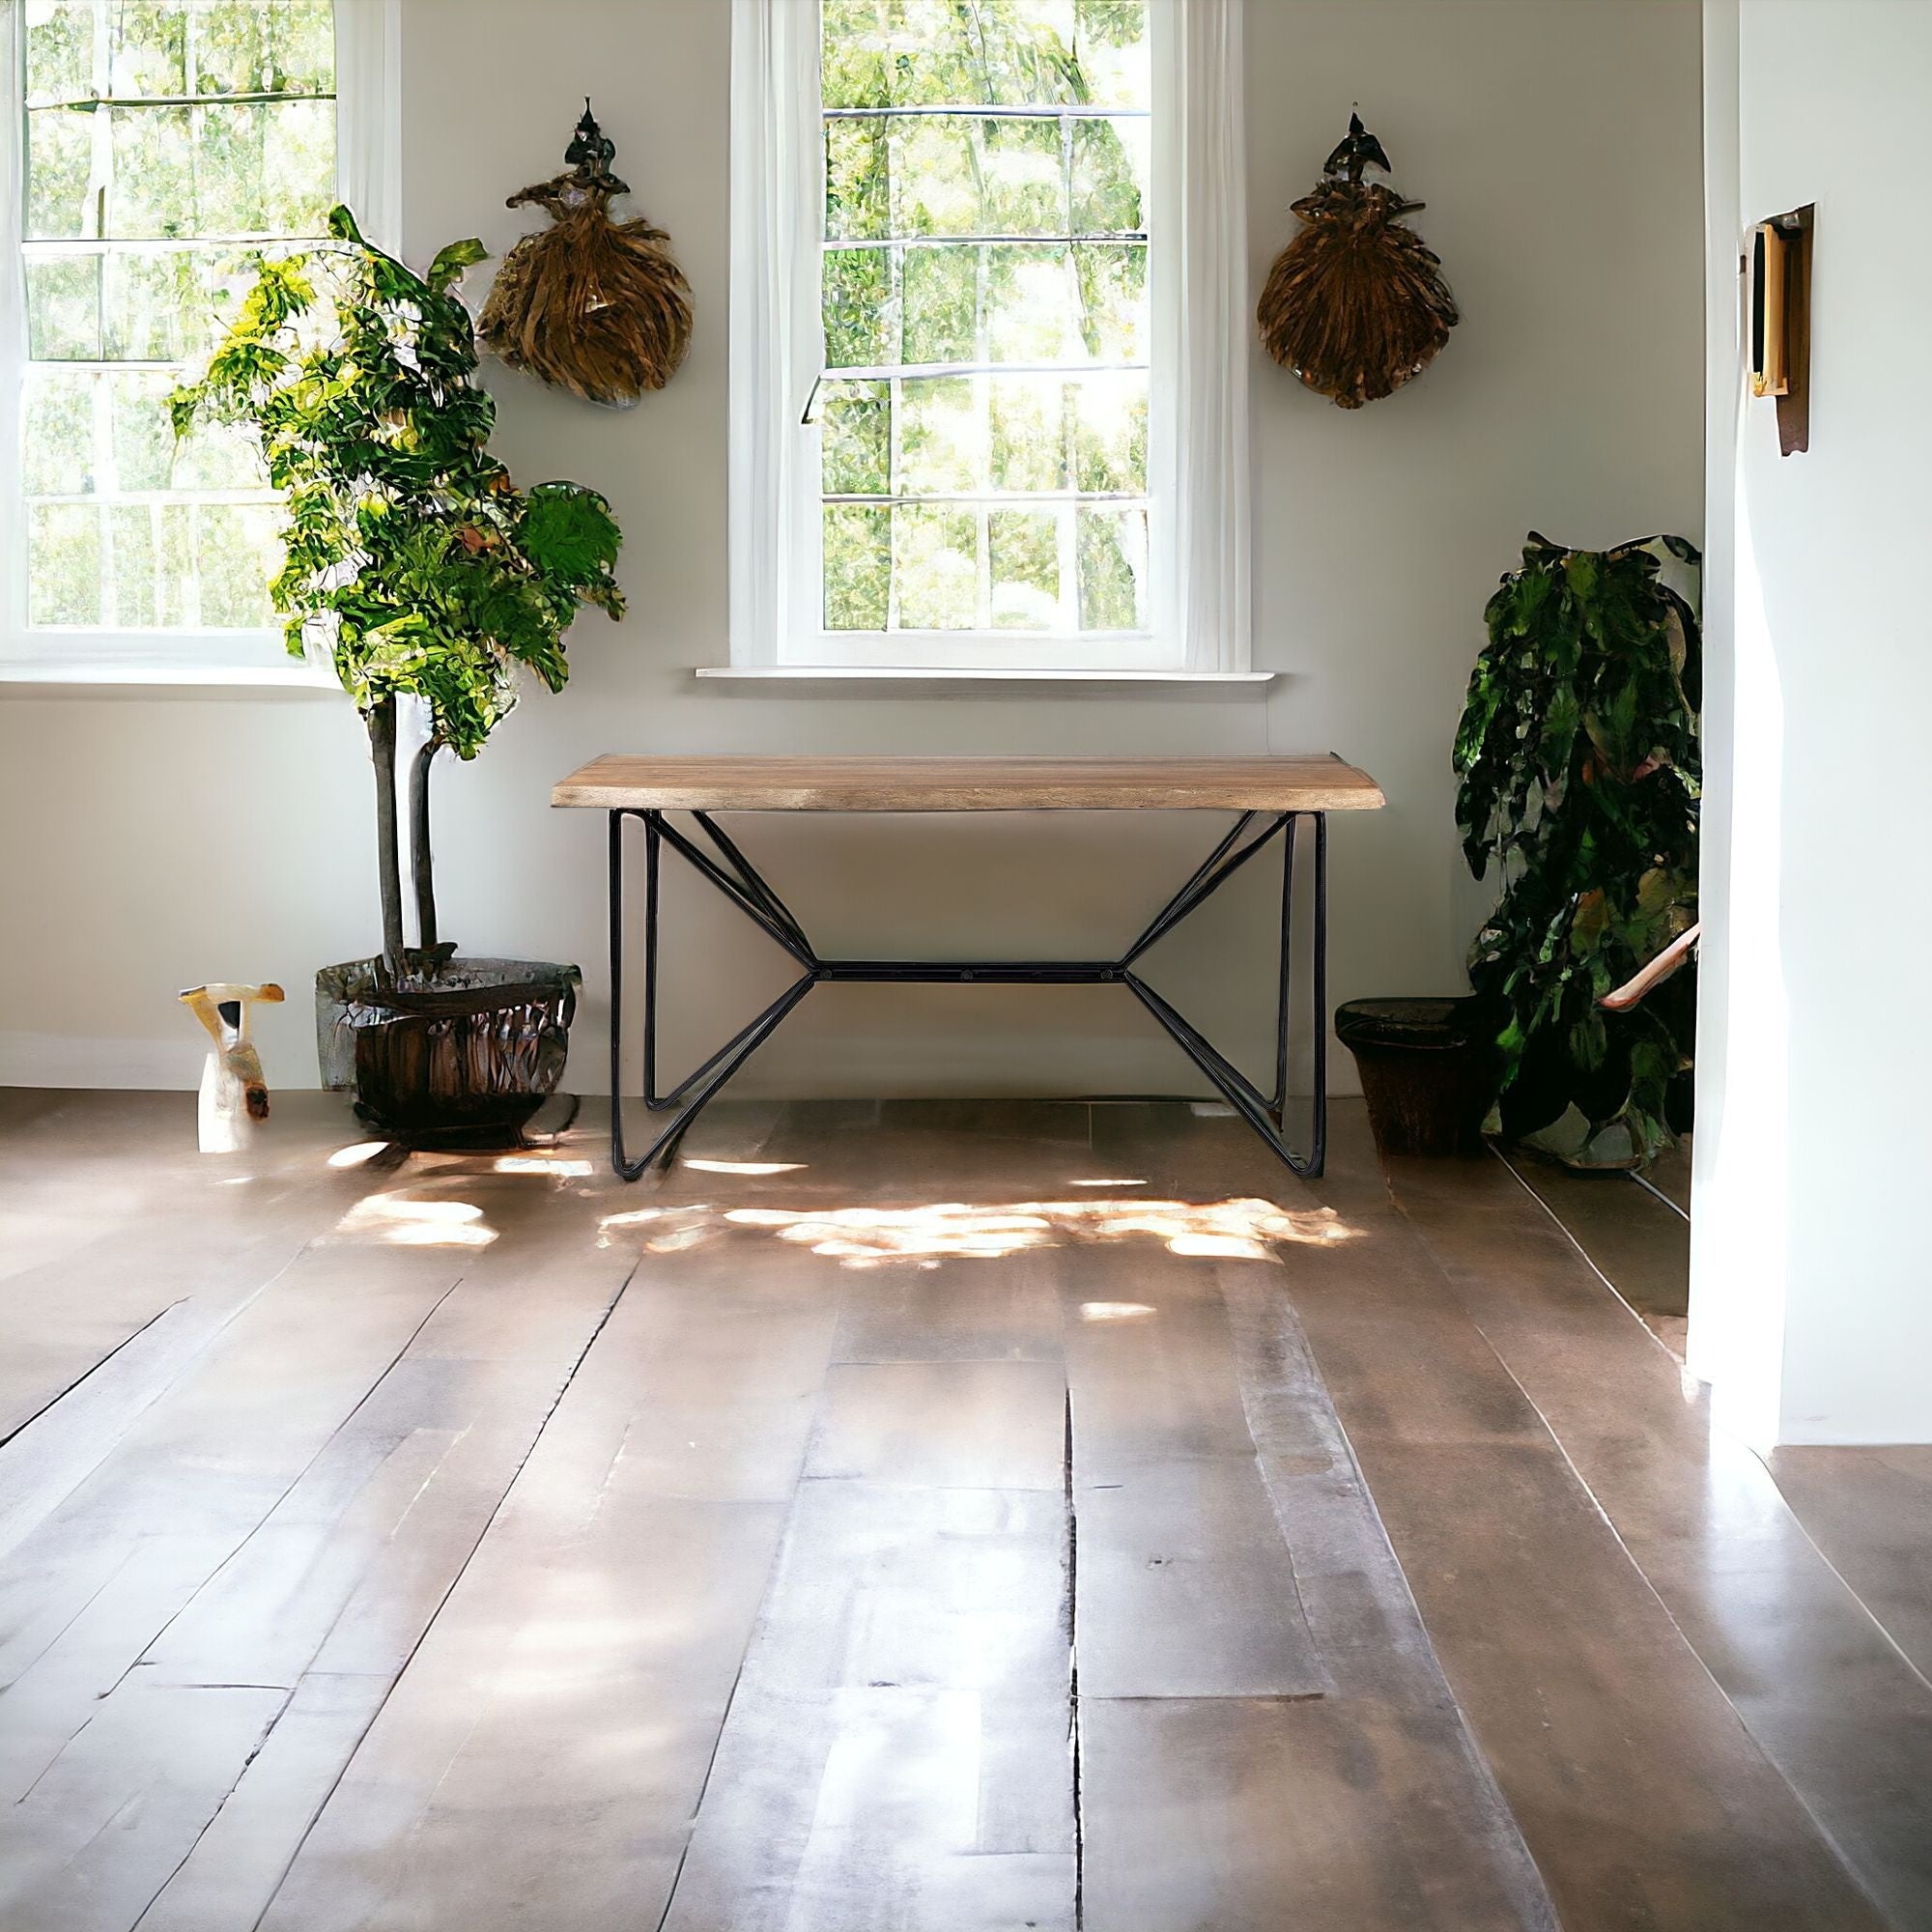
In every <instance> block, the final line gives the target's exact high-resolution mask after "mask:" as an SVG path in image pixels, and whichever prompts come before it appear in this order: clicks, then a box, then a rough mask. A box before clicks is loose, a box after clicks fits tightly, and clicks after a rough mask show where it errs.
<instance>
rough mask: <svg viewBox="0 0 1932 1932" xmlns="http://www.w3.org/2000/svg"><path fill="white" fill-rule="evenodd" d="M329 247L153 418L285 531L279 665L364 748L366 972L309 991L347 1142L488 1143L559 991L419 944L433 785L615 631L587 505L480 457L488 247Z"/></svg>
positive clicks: (555, 1062)
mask: <svg viewBox="0 0 1932 1932" xmlns="http://www.w3.org/2000/svg"><path fill="white" fill-rule="evenodd" d="M328 230H329V234H330V235H331V237H333V241H332V242H330V243H329V244H327V245H325V246H319V247H317V248H314V249H310V250H307V251H305V252H302V253H299V254H294V255H289V256H285V257H283V258H281V259H279V260H275V261H265V262H264V263H263V264H262V265H261V269H260V272H259V275H258V277H257V279H256V282H255V285H254V287H253V288H252V289H251V290H250V292H249V294H248V296H247V298H246V299H245V301H244V302H243V304H242V306H241V314H240V317H239V319H238V320H237V322H236V324H235V326H234V327H232V328H231V329H230V330H229V332H228V334H227V336H226V338H225V339H224V340H223V341H222V342H221V343H220V345H219V346H218V347H217V348H216V350H215V351H214V354H213V357H212V359H211V360H210V362H209V365H208V368H207V371H206V373H205V374H204V375H203V376H202V378H201V380H200V381H198V382H196V383H192V384H187V385H185V386H184V387H182V388H180V389H178V390H177V391H176V392H175V394H174V396H173V398H172V399H171V401H172V408H173V412H174V421H175V428H176V432H177V434H178V435H182V434H185V433H186V432H187V431H188V430H189V428H190V427H191V426H192V425H193V424H194V423H195V422H196V421H197V420H198V419H201V418H204V417H206V418H209V419H212V420H214V421H219V422H225V423H236V424H241V425H243V426H245V427H246V428H247V429H249V430H251V431H252V432H253V433H254V435H255V436H256V438H257V439H258V440H259V441H260V444H261V448H262V454H263V457H264V460H265V463H266V465H267V469H268V475H269V479H270V482H271V483H273V485H274V486H275V487H276V488H277V489H278V490H280V491H281V492H282V493H283V497H284V503H285V508H286V517H285V522H284V527H283V531H282V537H283V542H284V545H285V549H286V560H285V563H284V565H283V568H282V570H281V572H280V574H279V575H278V576H277V577H276V578H275V579H274V581H273V582H272V584H271V585H270V595H271V597H272V600H273V603H274V608H275V610H276V611H278V612H279V613H281V616H282V618H283V633H284V637H285V639H286V640H287V643H288V647H289V650H290V651H291V652H292V653H293V654H294V655H296V656H298V657H304V656H307V657H313V658H316V659H319V660H326V661H327V663H329V664H330V665H332V667H333V668H334V671H335V674H336V676H337V677H338V678H340V680H341V682H342V687H343V689H344V690H345V691H346V692H348V694H349V695H350V696H351V697H352V698H354V699H355V706H356V709H357V710H358V711H359V712H360V713H361V715H362V718H363V721H364V724H365V725H366V726H367V729H368V734H369V747H370V752H371V754H372V758H373V761H374V767H375V778H376V855H377V873H378V879H379V882H380V886H381V895H382V917H383V947H382V951H381V952H380V953H378V954H377V955H375V956H374V957H372V958H369V959H357V960H350V961H347V962H345V963H344V964H342V965H339V966H330V967H325V968H324V969H323V970H322V971H321V972H320V973H318V975H317V976H316V994H317V1006H318V1021H319V1030H320V1043H321V1049H322V1061H323V1075H324V1079H325V1080H326V1081H327V1083H328V1084H330V1085H347V1084H350V1082H351V1080H352V1079H353V1082H354V1084H355V1088H356V1092H357V1098H358V1106H359V1111H361V1112H362V1114H363V1116H364V1118H365V1119H366V1120H368V1121H369V1122H370V1123H371V1124H372V1125H374V1126H376V1127H378V1128H381V1129H384V1130H385V1131H389V1132H392V1133H394V1134H396V1135H397V1136H398V1137H400V1138H405V1139H436V1138H450V1139H455V1138H468V1139H470V1140H473V1141H484V1142H487V1141H490V1140H498V1139H501V1138H504V1137H506V1136H508V1135H510V1134H513V1133H514V1132H515V1131H516V1130H517V1129H518V1128H519V1127H521V1125H522V1124H523V1122H525V1121H526V1120H527V1119H528V1117H529V1116H530V1114H531V1113H533V1112H534V1111H535V1109H536V1108H537V1107H538V1106H539V1105H540V1104H541V1103H542V1100H543V1098H544V1096H545V1094H548V1093H550V1092H551V1091H552V1090H553V1089H554V1085H555V1083H556V1079H557V1076H558V1075H559V1073H560V1072H561V1070H562V1065H563V1057H564V1051H565V1045H566V1040H567V1034H568V1029H569V1024H570V1018H571V1013H572V1010H573V1008H574V1004H575V990H576V986H577V984H578V980H579V974H578V971H577V969H576V968H575V967H574V966H562V965H554V964H551V963H549V962H542V961H525V960H496V959H469V960H465V959H459V958H458V957H456V956H455V953H456V949H455V947H454V945H453V944H452V943H451V942H447V941H443V940H440V938H439V934H438V925H437V916H436V893H435V881H434V875H433V871H432V866H431V852H430V838H429V828H430V810H429V781H430V770H431V765H432V762H433V761H434V759H435V757H436V755H437V753H439V752H440V751H444V750H447V751H448V752H450V753H453V754H454V755H455V756H457V757H459V758H473V757H474V756H475V755H476V754H477V753H478V752H480V751H481V750H482V749H483V746H484V745H485V744H486V743H487V742H488V740H489V737H490V734H491V732H492V731H493V730H495V729H496V727H497V725H499V724H500V723H501V722H502V720H503V718H504V717H505V716H506V715H507V714H508V712H509V711H510V709H511V707H512V706H513V705H514V704H515V702H516V699H517V693H518V683H519V673H520V672H521V671H523V670H528V671H531V672H533V673H534V674H535V675H536V676H537V677H538V678H539V679H540V680H541V681H542V683H543V684H544V685H545V686H547V687H548V688H549V689H550V690H552V691H557V690H560V689H561V688H562V686H563V683H564V680H565V678H566V677H567V676H568V675H569V671H568V667H567V666H566V664H565V662H564V633H565V631H566V630H567V629H568V627H569V625H570V623H571V621H572V619H573V618H574V617H575V616H576V614H577V612H578V610H579V609H580V607H581V606H583V605H586V604H594V605H597V606H598V607H599V608H601V609H602V610H604V611H608V612H609V613H610V615H611V616H612V617H616V616H618V615H620V614H621V613H622V611H623V599H622V596H621V593H620V592H619V591H618V588H617V584H616V582H615V579H614V578H613V577H612V575H611V570H612V566H613V565H614V563H615V561H616V555H617V548H618V544H619V541H620V538H619V534H618V530H617V526H616V524H615V522H614V521H613V519H612V518H611V510H610V506H609V505H608V504H607V503H606V502H605V500H604V498H603V497H600V496H599V495H598V494H597V493H596V492H595V491H594V490H588V489H585V488H583V487H582V485H581V484H576V483H541V484H538V485H537V486H536V487H535V488H533V489H531V490H529V491H527V492H524V491H520V490H518V489H517V488H516V487H515V486H514V485H513V484H512V483H511V481H510V476H509V472H508V471H507V470H506V469H504V467H503V465H502V464H501V463H499V462H498V461H497V459H496V458H495V457H493V456H492V455H491V454H490V451H489V440H490V433H491V430H492V428H493V426H494V424H495V419H496V407H495V404H494V403H493V402H492V400H491V398H490V396H489V395H488V394H487V393H486V392H485V391H484V390H482V389H481V388H479V387H478V386H477V385H476V383H475V380H474V372H475V368H476V349H475V342H474V331H473V329H472V327H471V324H470V319H469V312H468V311H467V310H466V309H465V308H464V306H463V303H462V302H461V301H460V300H459V299H458V298H457V296H456V295H455V293H454V288H455V284H456V281H457V278H458V277H459V276H460V275H461V274H462V272H463V270H465V269H466V268H468V267H469V265H471V264H472V263H475V262H478V261H481V260H482V259H483V253H484V250H483V246H482V244H481V243H480V242H478V241H458V242H454V243H452V244H451V245H450V246H449V247H447V248H445V249H443V250H442V252H441V253H440V255H438V256H437V258H436V261H435V263H434V265H433V266H432V267H431V269H430V270H429V272H428V274H427V275H417V274H416V273H414V272H413V270H411V269H409V268H408V267H406V266H405V265H404V264H403V263H401V262H399V261H397V260H396V259H395V258H394V257H392V256H389V255H385V254H384V253H383V252H382V251H381V250H380V249H377V248H373V247H371V246H370V245H369V243H368V242H366V241H364V240H363V239H362V236H361V234H360V232H359V231H358V230H357V228H356V225H355V218H354V216H352V215H351V213H349V211H348V210H347V209H346V208H338V209H336V210H335V211H334V212H333V213H331V214H330V216H329V219H328ZM407 700H414V701H416V702H417V703H419V704H420V706H421V707H422V714H423V718H424V721H425V727H426V736H425V738H424V742H423V744H422V747H421V749H420V750H419V751H418V752H417V753H415V754H414V756H413V758H412V761H411V772H410V798H409V816H410V826H411V851H412V875H413V886H414V898H415V906H416V921H417V932H416V940H417V943H416V945H415V946H413V947H411V946H409V945H407V944H406V940H405V933H404V908H403V886H402V864H401V838H402V836H403V835H402V827H401V822H400V814H399V811H398V804H397V773H396V760H397V746H398V736H399V731H398V712H399V707H400V706H401V705H403V704H404V702H405V701H407Z"/></svg>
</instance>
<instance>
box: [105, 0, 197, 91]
mask: <svg viewBox="0 0 1932 1932" xmlns="http://www.w3.org/2000/svg"><path fill="white" fill-rule="evenodd" d="M107 14H108V27H107V37H108V48H109V52H108V60H109V63H110V66H109V72H110V74H111V76H112V79H111V81H110V83H109V90H108V91H109V92H110V93H111V94H112V95H113V97H114V98H115V99H117V100H139V99H154V98H155V97H156V95H160V96H167V95H175V96H180V95H184V94H185V93H186V92H187V91H188V72H187V15H186V14H184V13H183V11H182V9H181V8H180V6H179V5H168V4H165V0H163V4H158V5H148V6H143V5H140V4H139V0H117V4H116V5H114V6H112V7H110V8H109V9H108V10H107Z"/></svg>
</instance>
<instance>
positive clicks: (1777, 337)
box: [1747, 202, 1813, 456]
mask: <svg viewBox="0 0 1932 1932" xmlns="http://www.w3.org/2000/svg"><path fill="white" fill-rule="evenodd" d="M1812 209H1813V205H1812V204H1811V203H1809V202H1807V203H1806V204H1805V205H1804V207H1803V208H1794V209H1793V210H1792V211H1791V212H1790V213H1788V214H1774V215H1773V216H1772V217H1771V219H1770V220H1769V221H1760V222H1759V223H1758V224H1757V226H1756V227H1755V228H1753V229H1752V230H1751V233H1750V254H1749V257H1748V259H1747V268H1748V271H1749V274H1750V291H1751V300H1750V372H1751V394H1752V395H1753V396H1772V397H1775V398H1776V403H1777V449H1778V454H1779V455H1780V456H1789V455H1791V454H1792V452H1793V451H1794V450H1800V449H1806V448H1809V447H1810V442H1811V216H1812Z"/></svg>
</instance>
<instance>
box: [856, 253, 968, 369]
mask: <svg viewBox="0 0 1932 1932" xmlns="http://www.w3.org/2000/svg"><path fill="white" fill-rule="evenodd" d="M824 307H825V366H826V367H827V368H828V369H871V368H877V367H878V366H879V365H881V364H882V363H887V362H896V361H897V360H898V359H899V344H898V333H899V319H898V303H897V301H896V300H895V298H894V296H893V262H892V251H891V250H890V249H888V248H836V249H833V250H832V251H831V252H829V253H828V254H827V255H826V257H825V283H824ZM969 315H970V310H969Z"/></svg>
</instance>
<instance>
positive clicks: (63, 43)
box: [26, 0, 94, 107]
mask: <svg viewBox="0 0 1932 1932" xmlns="http://www.w3.org/2000/svg"><path fill="white" fill-rule="evenodd" d="M26 18H27V104H28V106H30V107H40V106H43V105H44V104H45V103H46V102H48V101H50V100H85V99H89V98H90V97H91V96H92V95H93V93H94V6H93V0H78V4H75V0H56V4H54V5H44V4H43V5H42V6H38V7H31V8H29V9H27V14H26Z"/></svg>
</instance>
